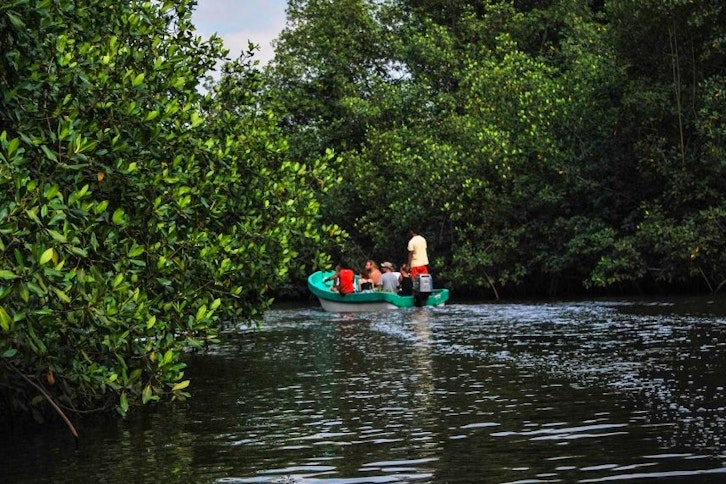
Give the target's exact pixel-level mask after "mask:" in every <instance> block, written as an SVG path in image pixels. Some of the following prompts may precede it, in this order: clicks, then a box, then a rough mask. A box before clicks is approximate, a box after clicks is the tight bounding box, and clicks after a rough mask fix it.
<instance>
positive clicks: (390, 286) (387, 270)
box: [381, 262, 398, 292]
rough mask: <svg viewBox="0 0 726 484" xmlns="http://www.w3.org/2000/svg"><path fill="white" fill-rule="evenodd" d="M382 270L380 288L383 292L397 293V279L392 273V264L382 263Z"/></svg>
mask: <svg viewBox="0 0 726 484" xmlns="http://www.w3.org/2000/svg"><path fill="white" fill-rule="evenodd" d="M381 269H383V275H382V276H381V286H382V289H383V291H385V292H397V291H398V277H397V276H396V274H395V273H394V272H393V269H394V267H393V264H391V263H390V262H384V263H383V264H381Z"/></svg>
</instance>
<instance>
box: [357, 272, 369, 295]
mask: <svg viewBox="0 0 726 484" xmlns="http://www.w3.org/2000/svg"><path fill="white" fill-rule="evenodd" d="M372 290H373V279H371V278H370V277H368V271H366V270H365V269H364V270H363V271H362V272H361V273H360V275H359V276H358V291H359V292H363V291H372Z"/></svg>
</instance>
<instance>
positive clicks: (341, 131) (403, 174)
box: [268, 0, 726, 298]
mask: <svg viewBox="0 0 726 484" xmlns="http://www.w3.org/2000/svg"><path fill="white" fill-rule="evenodd" d="M725 9H726V7H724V6H722V5H720V4H718V2H711V1H681V0H665V1H662V0H657V1H656V0H653V1H635V0H632V1H628V0H626V1H617V2H609V1H605V2H602V1H583V0H579V1H575V0H548V1H536V2H533V1H463V2H442V1H438V0H420V1H410V0H409V1H404V0H401V1H389V2H377V1H359V0H344V1H337V2H324V1H308V2H292V3H291V6H290V10H289V21H290V23H289V24H288V28H287V29H286V30H285V31H284V32H283V33H282V35H281V37H280V39H279V43H278V46H277V51H276V52H277V57H276V59H275V62H274V63H273V64H272V66H271V68H270V70H269V71H268V75H269V76H270V78H271V80H270V84H271V85H272V86H274V87H275V89H276V90H277V93H278V94H276V95H275V96H274V97H275V98H276V99H277V100H278V102H279V103H280V105H279V106H278V110H279V112H280V114H279V116H280V118H281V119H282V120H284V121H286V125H285V129H286V130H287V132H288V133H289V136H290V137H291V138H292V139H293V140H295V141H294V142H293V143H291V145H292V146H294V147H295V150H296V151H295V153H296V157H299V158H305V157H306V156H313V155H314V154H316V153H320V152H322V150H323V149H330V148H332V149H334V150H335V151H336V153H338V154H339V155H340V157H341V159H342V160H344V162H343V165H342V169H341V170H340V176H341V177H342V182H341V183H339V184H338V185H336V186H335V187H334V188H333V189H332V190H330V191H329V192H328V194H327V195H324V196H323V197H322V199H323V200H324V203H323V210H324V214H325V218H326V219H329V220H335V221H336V223H339V224H340V225H341V226H342V227H344V228H345V229H346V231H348V232H349V233H350V234H351V235H352V236H353V240H355V242H356V243H358V244H359V245H360V247H361V249H362V252H363V253H364V254H366V257H367V256H372V257H374V258H376V259H377V260H394V261H399V262H400V261H402V260H404V256H405V253H404V250H405V243H406V240H407V237H408V231H407V227H408V226H409V225H411V224H418V225H420V226H422V229H421V230H422V233H423V234H424V235H425V236H426V237H427V239H428V242H429V246H430V249H431V253H432V254H433V257H434V259H435V261H434V268H435V271H436V279H437V281H439V282H441V283H443V284H447V285H449V286H450V287H452V288H453V289H454V290H455V292H456V293H458V294H459V295H461V294H464V293H468V294H471V295H475V296H477V295H478V296H484V297H488V298H496V297H499V296H502V297H511V296H553V295H555V296H565V295H572V294H583V293H588V292H589V293H593V292H597V293H605V292H610V293H613V292H616V293H618V294H632V293H638V294H641V293H647V292H652V291H665V290H669V291H676V292H678V291H696V292H702V293H713V292H718V291H720V290H721V291H722V290H723V287H724V283H725V282H726V250H725V249H726V237H724V234H725V233H726V202H725V198H724V193H726V176H725V175H726V156H724V155H725V153H724V147H725V146H726V145H725V144H724V143H725V142H726V140H725V139H724V135H725V134H726V131H724V116H725V115H726V104H725V101H724V93H725V91H724V88H725V87H726V83H725V81H726V77H725V76H726V73H725V72H724V70H723V65H724V61H725V60H726V58H725V54H726V41H725V40H724V38H725V37H724V35H725V34H726V30H724V27H723V26H724V25H726V23H725V22H724V20H726V10H725ZM326 200H327V201H326ZM336 202H337V203H336Z"/></svg>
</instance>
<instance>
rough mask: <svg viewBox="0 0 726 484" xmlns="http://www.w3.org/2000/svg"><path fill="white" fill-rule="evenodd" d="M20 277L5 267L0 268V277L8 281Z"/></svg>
mask: <svg viewBox="0 0 726 484" xmlns="http://www.w3.org/2000/svg"><path fill="white" fill-rule="evenodd" d="M18 277H20V276H19V275H17V274H16V273H14V272H12V271H9V270H7V269H0V279H5V280H6V281H10V280H13V279H17V278H18Z"/></svg>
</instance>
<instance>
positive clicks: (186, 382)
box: [171, 380, 189, 392]
mask: <svg viewBox="0 0 726 484" xmlns="http://www.w3.org/2000/svg"><path fill="white" fill-rule="evenodd" d="M188 386H189V380H184V381H180V382H179V383H177V384H176V385H174V386H173V387H172V389H171V391H172V392H175V391H177V390H184V389H185V388H186V387H188Z"/></svg>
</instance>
